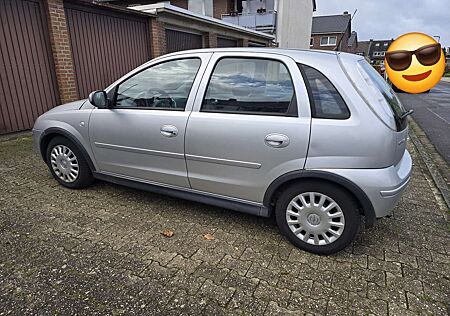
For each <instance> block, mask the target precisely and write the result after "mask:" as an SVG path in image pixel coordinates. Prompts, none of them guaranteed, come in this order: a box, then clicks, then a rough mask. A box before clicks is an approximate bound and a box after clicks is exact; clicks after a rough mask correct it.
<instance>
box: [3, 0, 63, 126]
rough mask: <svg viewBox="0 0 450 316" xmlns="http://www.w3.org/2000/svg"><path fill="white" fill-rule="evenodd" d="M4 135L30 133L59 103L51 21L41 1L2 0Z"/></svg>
mask: <svg viewBox="0 0 450 316" xmlns="http://www.w3.org/2000/svg"><path fill="white" fill-rule="evenodd" d="M0 26H1V27H0V79H1V80H0V81H1V82H0V134H4V133H10V132H17V131H21V130H27V129H30V128H32V127H33V124H34V121H35V120H36V118H37V117H38V116H39V115H41V114H42V113H44V112H45V111H47V110H49V109H50V108H52V107H54V106H55V105H57V104H58V103H59V96H58V92H57V91H58V88H57V84H56V75H55V72H54V65H53V61H52V57H51V47H50V42H49V38H48V31H47V21H46V18H45V11H44V8H43V4H42V3H41V1H38V0H0Z"/></svg>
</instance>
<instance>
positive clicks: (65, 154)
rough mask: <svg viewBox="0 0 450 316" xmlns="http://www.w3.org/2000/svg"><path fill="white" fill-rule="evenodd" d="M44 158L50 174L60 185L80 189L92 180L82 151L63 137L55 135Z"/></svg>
mask: <svg viewBox="0 0 450 316" xmlns="http://www.w3.org/2000/svg"><path fill="white" fill-rule="evenodd" d="M52 155H53V156H52ZM46 158H47V165H48V168H49V169H50V172H51V174H52V175H53V177H54V178H55V180H56V181H58V182H59V183H60V184H61V185H62V186H65V187H67V188H70V189H81V188H85V187H87V186H88V185H90V184H91V183H92V182H93V181H94V177H93V176H92V172H91V169H90V168H89V165H88V163H87V161H86V159H85V158H84V155H83V153H82V152H81V150H80V149H79V148H78V147H77V146H76V145H75V144H74V143H73V142H71V141H70V140H68V139H67V138H65V137H62V136H57V137H55V138H53V139H52V140H51V141H50V143H49V144H48V146H47V152H46ZM64 166H65V168H64Z"/></svg>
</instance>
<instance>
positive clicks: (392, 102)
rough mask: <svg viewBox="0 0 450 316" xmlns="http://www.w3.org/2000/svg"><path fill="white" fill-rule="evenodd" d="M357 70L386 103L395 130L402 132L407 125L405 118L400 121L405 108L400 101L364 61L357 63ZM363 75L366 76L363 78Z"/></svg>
mask: <svg viewBox="0 0 450 316" xmlns="http://www.w3.org/2000/svg"><path fill="white" fill-rule="evenodd" d="M358 68H359V69H360V72H361V74H362V75H363V77H365V79H366V81H367V83H368V84H369V85H371V86H374V87H376V88H377V91H378V93H377V94H379V95H381V96H382V98H383V99H384V101H386V103H387V104H388V105H389V107H390V109H391V110H392V113H393V115H394V117H395V121H396V124H397V130H403V129H404V128H405V127H406V125H407V124H406V122H407V120H406V117H405V118H403V119H401V117H402V115H403V114H404V113H405V108H404V107H403V105H402V104H401V103H400V100H399V99H398V98H397V96H396V95H395V93H394V92H393V91H392V89H391V87H390V86H389V84H388V83H387V82H386V81H385V80H384V79H383V77H381V75H380V74H379V73H378V72H377V71H376V70H375V69H374V68H373V67H372V66H371V65H370V64H369V63H368V62H367V61H365V60H361V61H359V62H358ZM364 74H365V75H366V76H364ZM383 103H384V102H383Z"/></svg>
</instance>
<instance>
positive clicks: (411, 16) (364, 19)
mask: <svg viewBox="0 0 450 316" xmlns="http://www.w3.org/2000/svg"><path fill="white" fill-rule="evenodd" d="M316 3H317V11H316V12H315V13H314V16H316V15H330V14H340V13H342V12H344V11H348V12H349V13H351V14H353V12H354V11H355V10H356V9H358V12H357V13H356V16H355V18H354V19H353V21H352V30H353V31H357V32H358V40H359V41H362V40H369V39H371V38H373V39H390V38H394V39H395V38H397V37H398V36H400V35H402V34H404V33H408V32H422V33H425V34H428V35H430V36H433V35H440V36H441V41H440V42H441V44H442V46H446V47H448V46H450V0H377V1H372V0H316Z"/></svg>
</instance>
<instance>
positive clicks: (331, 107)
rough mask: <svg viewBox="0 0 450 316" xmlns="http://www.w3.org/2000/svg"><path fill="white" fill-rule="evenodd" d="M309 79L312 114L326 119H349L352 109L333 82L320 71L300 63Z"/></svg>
mask: <svg viewBox="0 0 450 316" xmlns="http://www.w3.org/2000/svg"><path fill="white" fill-rule="evenodd" d="M300 67H301V68H302V69H303V73H304V75H305V76H306V80H307V81H308V84H309V87H310V91H309V93H310V94H311V99H312V100H311V101H312V102H311V103H312V104H311V112H312V113H311V115H312V117H315V118H324V119H347V118H349V117H350V111H349V110H348V108H347V105H346V104H345V102H344V100H343V99H342V97H341V95H340V94H339V92H338V91H337V90H336V88H335V87H334V86H333V84H332V83H331V82H330V80H328V78H327V77H325V76H324V75H323V74H322V73H321V72H320V71H318V70H317V69H314V68H312V67H309V66H306V65H300Z"/></svg>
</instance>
